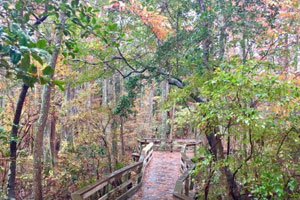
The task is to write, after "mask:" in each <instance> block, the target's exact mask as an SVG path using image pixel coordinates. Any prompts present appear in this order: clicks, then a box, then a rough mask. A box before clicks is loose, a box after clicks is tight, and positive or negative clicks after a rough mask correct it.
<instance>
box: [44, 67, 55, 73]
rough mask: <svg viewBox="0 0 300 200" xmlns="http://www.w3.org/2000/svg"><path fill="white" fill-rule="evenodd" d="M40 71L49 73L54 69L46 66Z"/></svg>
mask: <svg viewBox="0 0 300 200" xmlns="http://www.w3.org/2000/svg"><path fill="white" fill-rule="evenodd" d="M42 72H43V74H44V75H51V74H53V73H54V69H53V68H52V67H50V66H47V67H45V68H44V69H43V71H42Z"/></svg>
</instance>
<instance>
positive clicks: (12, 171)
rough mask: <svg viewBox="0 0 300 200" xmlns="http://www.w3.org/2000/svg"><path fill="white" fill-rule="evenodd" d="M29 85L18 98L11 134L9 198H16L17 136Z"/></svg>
mask: <svg viewBox="0 0 300 200" xmlns="http://www.w3.org/2000/svg"><path fill="white" fill-rule="evenodd" d="M28 88H29V87H28V85H27V84H25V83H24V84H23V86H22V90H21V93H20V96H19V99H18V103H17V108H16V111H15V115H14V121H13V126H12V129H11V134H10V138H11V141H10V144H9V146H10V163H9V173H8V180H7V196H8V198H9V199H15V183H16V161H17V142H16V139H17V136H18V129H19V122H20V118H21V114H22V109H23V105H24V101H25V98H26V94H27V91H28Z"/></svg>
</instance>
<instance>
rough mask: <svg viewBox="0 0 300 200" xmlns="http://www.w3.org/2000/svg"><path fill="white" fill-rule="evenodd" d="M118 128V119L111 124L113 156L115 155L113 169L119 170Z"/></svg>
mask: <svg viewBox="0 0 300 200" xmlns="http://www.w3.org/2000/svg"><path fill="white" fill-rule="evenodd" d="M117 126H118V123H117V121H116V119H114V118H113V119H112V123H111V132H112V134H111V136H112V145H111V148H112V155H113V169H114V170H116V169H117V163H118V137H117Z"/></svg>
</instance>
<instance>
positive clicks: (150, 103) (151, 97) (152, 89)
mask: <svg viewBox="0 0 300 200" xmlns="http://www.w3.org/2000/svg"><path fill="white" fill-rule="evenodd" d="M153 96H154V87H153V83H151V87H150V91H149V127H150V134H152V126H153V125H152V124H153Z"/></svg>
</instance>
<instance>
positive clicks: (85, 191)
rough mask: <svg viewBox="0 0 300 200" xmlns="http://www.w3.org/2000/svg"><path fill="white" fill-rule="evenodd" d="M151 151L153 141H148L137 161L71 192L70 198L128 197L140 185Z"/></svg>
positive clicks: (121, 198)
mask: <svg viewBox="0 0 300 200" xmlns="http://www.w3.org/2000/svg"><path fill="white" fill-rule="evenodd" d="M152 152H153V143H150V144H148V145H147V146H146V147H145V148H143V149H142V152H141V156H140V158H139V161H138V162H136V163H134V164H131V165H128V166H126V167H123V168H122V169H119V170H117V171H114V172H113V173H111V174H110V175H109V176H108V177H106V178H105V179H103V180H100V181H97V182H96V183H94V184H92V185H89V186H86V187H84V188H82V189H80V190H78V191H76V192H74V193H72V195H71V197H72V200H94V199H97V200H114V199H117V200H125V199H128V198H129V197H130V196H132V195H133V194H134V193H135V192H136V191H137V190H138V189H139V188H140V187H141V184H142V180H143V177H144V172H145V168H146V167H147V165H148V163H149V162H150V160H151V158H152Z"/></svg>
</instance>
